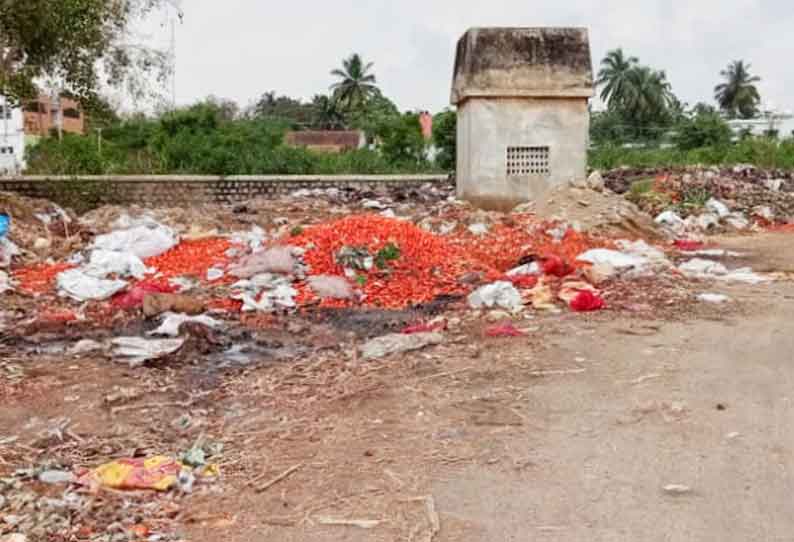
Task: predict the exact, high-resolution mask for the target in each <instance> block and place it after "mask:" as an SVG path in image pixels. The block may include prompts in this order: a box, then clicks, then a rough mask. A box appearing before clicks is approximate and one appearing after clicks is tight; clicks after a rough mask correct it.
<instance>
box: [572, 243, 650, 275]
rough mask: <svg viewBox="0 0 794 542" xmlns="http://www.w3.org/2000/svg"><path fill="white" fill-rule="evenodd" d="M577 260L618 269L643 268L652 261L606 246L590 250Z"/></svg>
mask: <svg viewBox="0 0 794 542" xmlns="http://www.w3.org/2000/svg"><path fill="white" fill-rule="evenodd" d="M577 260H578V261H580V262H587V263H591V264H594V265H598V264H606V265H610V266H612V268H614V269H618V270H625V269H643V268H645V267H647V266H648V265H649V263H650V261H649V260H648V259H647V258H645V257H643V256H635V255H633V254H626V253H623V252H618V251H617V250H609V249H606V248H596V249H593V250H588V251H587V252H585V253H584V254H581V255H580V256H579V257H578V258H577Z"/></svg>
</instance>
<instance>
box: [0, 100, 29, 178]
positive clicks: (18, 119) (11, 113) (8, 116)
mask: <svg viewBox="0 0 794 542" xmlns="http://www.w3.org/2000/svg"><path fill="white" fill-rule="evenodd" d="M24 159H25V118H24V115H23V113H22V108H21V107H11V106H9V105H8V102H7V100H6V98H5V96H0V175H13V174H16V173H19V172H21V171H22V169H23V168H24V167H25V163H24Z"/></svg>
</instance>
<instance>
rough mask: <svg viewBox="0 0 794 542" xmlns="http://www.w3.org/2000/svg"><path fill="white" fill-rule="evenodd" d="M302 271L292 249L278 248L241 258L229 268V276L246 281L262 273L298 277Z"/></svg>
mask: <svg viewBox="0 0 794 542" xmlns="http://www.w3.org/2000/svg"><path fill="white" fill-rule="evenodd" d="M303 271H304V269H303V266H302V265H301V263H300V261H299V259H298V258H297V257H296V256H295V253H294V249H293V248H292V247H287V246H279V247H274V248H271V249H268V250H265V251H264V252H257V253H254V254H251V255H250V256H247V257H245V258H243V260H242V261H240V262H239V263H238V264H235V265H233V266H231V268H230V269H229V274H231V275H233V276H235V277H237V278H241V279H247V278H251V277H253V276H255V275H259V274H262V273H279V274H284V275H299V274H302V272H303Z"/></svg>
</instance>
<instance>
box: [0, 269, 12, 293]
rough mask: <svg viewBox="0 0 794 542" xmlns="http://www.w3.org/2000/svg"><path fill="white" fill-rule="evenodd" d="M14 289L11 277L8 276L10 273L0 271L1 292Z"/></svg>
mask: <svg viewBox="0 0 794 542" xmlns="http://www.w3.org/2000/svg"><path fill="white" fill-rule="evenodd" d="M13 289H14V287H13V286H11V278H10V277H9V276H8V273H6V272H5V271H0V294H4V293H6V292H8V291H10V290H13Z"/></svg>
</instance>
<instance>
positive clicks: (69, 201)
mask: <svg viewBox="0 0 794 542" xmlns="http://www.w3.org/2000/svg"><path fill="white" fill-rule="evenodd" d="M448 180H449V179H448V177H447V176H446V175H327V176H326V175H323V176H315V175H311V176H309V175H285V176H271V175H268V176H240V177H212V176H159V175H158V176H83V177H58V176H20V177H0V191H4V192H16V193H18V194H22V195H24V196H28V197H33V198H45V199H49V200H52V201H54V202H56V203H59V204H61V205H64V206H66V207H73V208H91V207H96V206H98V205H102V204H109V203H112V204H137V205H144V206H148V207H179V206H182V205H189V204H197V203H240V202H245V201H248V200H251V199H253V198H258V197H274V196H277V195H283V194H289V193H290V192H293V191H295V190H298V189H301V188H309V189H317V188H319V189H326V188H357V189H362V190H378V189H383V188H388V187H390V186H391V187H393V186H401V187H409V186H421V185H423V184H425V183H445V182H448Z"/></svg>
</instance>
